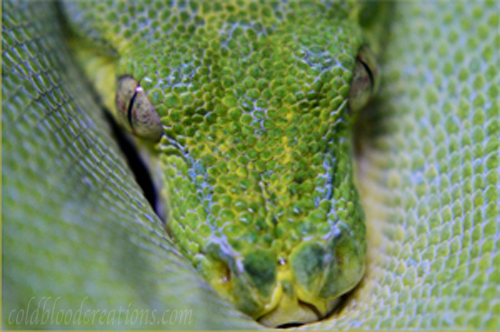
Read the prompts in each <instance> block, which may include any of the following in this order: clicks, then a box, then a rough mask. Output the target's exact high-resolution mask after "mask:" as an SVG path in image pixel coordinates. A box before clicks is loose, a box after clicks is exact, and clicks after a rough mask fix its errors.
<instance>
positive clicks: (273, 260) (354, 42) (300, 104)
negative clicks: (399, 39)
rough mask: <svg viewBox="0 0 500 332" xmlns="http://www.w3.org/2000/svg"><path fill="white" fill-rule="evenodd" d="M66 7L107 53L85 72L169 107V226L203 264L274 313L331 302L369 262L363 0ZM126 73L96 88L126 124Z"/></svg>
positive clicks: (286, 318) (293, 318) (300, 315)
mask: <svg viewBox="0 0 500 332" xmlns="http://www.w3.org/2000/svg"><path fill="white" fill-rule="evenodd" d="M65 11H66V13H67V14H68V17H69V22H70V24H71V26H72V27H73V28H74V30H75V31H76V34H77V36H79V37H80V38H81V37H83V38H85V39H86V40H87V41H88V43H89V48H91V49H95V50H97V51H98V52H97V53H98V54H99V53H100V54H104V56H105V57H108V59H110V60H109V63H110V64H111V65H109V66H108V67H106V69H102V68H100V69H97V70H88V71H89V72H90V76H91V77H94V80H97V79H96V77H99V76H102V74H99V72H101V73H102V71H103V70H108V71H109V75H108V76H112V77H114V78H115V79H117V78H118V77H123V75H130V76H131V77H133V78H134V79H135V80H137V82H138V84H140V86H141V88H142V89H143V90H144V91H145V93H146V94H147V96H148V98H149V101H150V102H151V103H152V104H153V105H154V108H155V110H156V112H158V114H159V116H160V118H161V124H162V126H163V129H164V136H163V137H162V139H161V141H160V142H159V143H158V144H157V147H156V150H157V158H158V159H159V163H160V164H161V167H162V176H161V177H162V182H163V184H162V185H163V189H162V191H161V195H162V197H163V199H164V201H165V205H166V210H167V228H168V231H169V233H170V234H171V235H172V236H173V239H174V240H175V242H177V244H178V245H179V246H180V248H181V249H182V251H183V253H184V254H185V255H186V256H187V257H189V258H190V259H191V261H192V262H193V264H194V265H195V266H196V268H197V269H198V270H200V271H201V272H202V274H203V275H204V276H205V277H206V279H207V280H208V281H209V282H210V284H211V285H212V286H213V287H214V288H215V289H216V290H217V291H218V292H219V293H220V294H221V295H222V296H223V297H224V298H226V299H228V300H230V301H232V302H233V303H234V304H235V305H236V307H237V308H239V309H240V310H242V311H243V312H245V313H247V314H249V315H251V316H252V317H254V318H255V319H259V320H260V321H261V322H263V323H265V324H269V325H278V324H283V323H290V322H309V321H314V320H317V319H319V318H321V317H323V316H325V315H326V314H328V313H329V312H330V311H331V309H332V308H333V307H334V305H335V303H336V300H337V298H338V297H339V296H340V295H342V294H344V293H346V292H347V291H349V290H351V289H352V288H353V287H354V286H355V285H356V284H357V283H358V281H359V280H360V279H361V277H362V275H363V272H364V266H365V251H366V243H365V225H364V215H363V211H362V208H361V205H360V202H359V197H358V193H357V190H356V188H355V186H354V184H353V178H352V176H353V175H352V143H351V140H352V122H353V119H352V118H353V112H351V111H350V110H349V107H348V102H349V98H348V96H349V91H350V83H351V81H352V77H353V70H354V67H355V63H356V57H357V54H358V52H359V50H360V48H361V46H363V45H364V44H365V40H364V39H363V36H362V33H361V29H360V27H359V26H358V24H357V22H356V20H353V19H351V17H352V16H353V13H355V12H356V11H355V8H354V7H353V6H351V5H347V4H342V5H341V4H322V3H316V2H310V1H308V2H297V3H292V4H279V3H278V4H266V5H264V4H258V3H256V2H244V3H239V4H233V3H230V2H228V3H226V2H222V3H219V2H215V3H214V2H202V3H196V2H193V3H190V4H189V5H186V6H178V7H177V8H170V7H168V6H165V5H164V4H163V3H162V2H153V3H151V4H149V5H144V4H142V3H136V4H134V3H129V2H127V1H125V2H117V3H113V4H112V5H107V4H101V3H92V2H68V3H67V4H66V5H65ZM87 67H88V66H87ZM110 68H111V69H110ZM97 86H98V87H99V83H97ZM116 86H117V85H116V83H114V84H113V85H108V86H107V87H104V89H98V92H99V93H100V94H101V95H102V98H103V100H104V101H105V102H106V103H107V104H108V106H109V108H110V109H112V110H115V111H114V113H115V115H116V116H117V117H118V120H119V122H121V123H124V122H125V121H123V114H122V112H120V111H116V107H115V105H114V104H113V102H112V101H111V99H112V98H113V97H114V95H115V93H117V91H116V89H117V87H116ZM118 93H119V95H120V96H122V95H126V93H125V94H124V93H121V92H119V91H118ZM120 105H121V106H120V108H121V110H125V109H126V108H125V107H122V106H123V105H124V104H123V103H120Z"/></svg>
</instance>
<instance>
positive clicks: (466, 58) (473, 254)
mask: <svg viewBox="0 0 500 332" xmlns="http://www.w3.org/2000/svg"><path fill="white" fill-rule="evenodd" d="M363 3H367V2H363ZM368 3H373V2H372V1H370V2H368ZM177 4H179V2H177ZM390 4H391V5H392V7H393V10H392V11H391V12H389V13H386V14H378V15H375V16H373V18H374V20H375V21H384V22H389V23H391V24H392V26H391V29H390V33H387V34H385V35H384V38H383V39H381V41H382V40H383V44H380V46H381V47H382V48H383V49H384V57H383V59H382V62H381V63H382V70H381V71H380V73H381V74H382V81H381V85H380V87H381V90H380V93H379V94H378V96H379V97H377V100H375V101H376V103H375V104H374V105H373V106H374V108H373V109H372V111H376V112H370V113H369V115H368V116H367V117H366V119H365V120H366V121H367V122H368V124H369V126H368V127H366V130H365V133H366V134H369V135H371V136H370V137H369V142H368V143H367V144H366V146H364V148H365V150H364V151H365V152H366V153H365V154H364V155H363V158H361V159H359V158H358V160H357V161H358V166H359V168H358V170H359V172H358V175H359V176H360V181H359V186H358V188H360V197H361V198H362V200H363V203H364V208H365V215H366V218H367V224H366V225H367V244H368V250H367V269H366V273H365V275H364V276H363V278H362V281H361V283H360V284H359V286H357V287H356V288H355V290H354V292H353V293H351V294H350V295H349V296H348V298H347V299H346V302H345V303H344V304H343V305H342V307H341V310H340V311H339V312H338V313H336V314H335V315H332V316H330V317H328V318H327V319H324V320H322V321H321V322H316V323H311V324H306V325H303V326H301V327H300V328H298V329H303V330H347V329H348V330H353V329H354V330H360V329H370V330H374V329H378V330H386V329H387V330H389V329H391V330H409V329H425V330H430V329H439V330H443V329H447V330H448V329H450V330H471V329H483V330H500V318H499V317H500V302H499V296H498V294H499V290H500V250H499V248H500V237H499V236H498V233H499V230H500V218H499V217H498V216H499V209H498V206H499V202H500V201H499V189H500V186H499V175H500V168H499V155H498V151H499V137H500V135H499V134H500V118H499V114H500V113H499V86H500V75H498V68H499V66H498V63H499V61H500V60H499V53H498V47H496V46H497V45H499V44H500V32H499V30H498V25H499V22H500V16H499V13H498V2H497V1H456V2H455V1H400V2H396V1H391V2H390ZM59 5H60V2H58V3H57V4H56V3H55V1H18V0H5V1H2V324H3V325H2V326H5V327H6V328H11V329H25V330H33V329H81V330H83V329H99V330H109V329H124V330H130V329H138V330H139V329H141V330H144V329H151V330H164V329H176V330H180V329H192V330H196V329H207V328H208V329H212V330H235V329H242V330H255V329H259V328H263V327H262V325H260V324H258V323H257V322H256V321H255V320H253V319H251V318H250V317H249V316H248V315H244V314H242V313H241V312H240V311H238V310H235V308H234V306H232V305H229V303H228V302H226V301H223V300H221V299H220V297H219V296H216V294H215V292H213V291H212V290H211V289H210V288H209V287H206V283H205V282H204V281H203V280H202V278H201V275H200V274H199V273H197V272H196V270H195V269H194V268H192V266H191V263H190V262H189V261H188V260H187V259H186V257H185V256H184V255H181V254H180V253H179V250H178V246H176V245H173V244H172V242H171V240H170V238H169V237H168V236H167V235H166V233H165V231H164V228H163V227H164V226H163V224H162V222H161V221H160V220H159V219H158V217H157V216H156V215H155V213H154V212H153V211H152V209H151V207H150V206H149V204H148V203H147V201H146V199H145V198H144V196H143V195H142V192H141V189H140V188H139V187H138V186H137V184H136V183H135V181H134V175H133V174H132V172H131V171H130V169H129V168H128V167H127V164H126V162H125V160H124V158H123V155H122V154H121V153H120V151H119V148H118V146H117V144H116V142H115V141H114V139H113V137H112V135H111V132H110V130H109V126H108V125H107V122H106V121H105V119H104V117H103V115H102V108H101V106H100V105H99V104H98V103H97V102H96V98H95V93H93V92H92V90H91V89H90V87H89V85H88V84H87V80H86V79H82V75H83V73H82V71H81V70H79V69H78V67H79V66H77V64H76V62H75V61H74V60H75V58H74V55H75V54H74V52H71V51H70V49H69V47H68V42H67V40H66V39H65V37H66V32H67V31H68V27H67V26H66V25H65V24H64V22H63V21H62V20H61V18H62V17H63V15H61V11H60V10H59V8H58V7H57V6H59ZM144 6H146V7H147V6H149V4H148V3H147V2H145V3H144ZM100 10H101V12H103V10H102V9H100ZM319 26H320V27H321V25H319ZM318 31H319V30H318ZM139 33H141V29H139V28H138V29H135V30H133V31H132V35H135V34H139ZM135 38H138V39H140V38H143V37H135ZM82 43H83V39H82V38H80V39H79V44H78V46H80V47H79V50H80V51H82V49H83V48H84V45H83V44H82ZM374 45H376V43H375V44H374V43H372V44H371V46H372V48H373V47H374ZM104 49H105V48H103V47H101V48H99V50H101V51H102V50H104ZM87 58H90V57H87ZM107 60H108V61H107V62H106V61H104V62H103V61H101V64H102V63H104V64H105V65H107V66H109V67H114V66H116V65H115V64H114V62H115V60H113V61H110V59H107ZM97 62H98V61H96V62H94V64H97ZM115 71H116V70H115V69H113V74H112V75H109V74H107V72H99V73H98V74H99V75H101V76H99V75H96V77H94V78H99V79H98V80H96V83H99V82H101V84H102V85H103V87H101V89H96V90H98V91H105V89H106V84H103V83H102V82H107V81H106V80H108V81H109V82H107V84H108V85H109V86H112V85H114V84H115V82H116V79H117V77H116V76H115V74H114V73H115ZM237 83H239V82H237ZM108 88H109V87H108ZM110 98H111V101H110V103H111V105H112V104H113V103H114V92H113V91H110ZM375 115H376V116H375ZM361 118H363V117H361ZM44 303H46V305H45V308H44ZM39 305H40V307H38V306H39ZM37 308H39V309H40V310H39V311H37ZM87 309H89V310H91V314H90V315H87V316H86V317H87V318H88V319H85V316H84V315H85V313H86V310H87ZM121 309H124V310H121ZM129 309H130V310H129ZM184 309H186V310H189V311H191V310H192V311H191V312H192V314H191V315H189V316H185V315H184V316H183V317H187V320H184V319H181V314H180V313H181V312H182V311H183V310H184ZM45 310H50V312H49V313H50V315H49V314H46V313H45ZM154 310H156V313H157V315H156V316H155V317H156V319H155V320H153V321H151V320H148V321H146V320H144V319H139V318H138V319H135V318H134V319H133V320H131V319H130V318H131V316H135V317H140V316H141V315H138V316H136V315H135V314H133V313H134V312H138V311H140V312H143V311H146V312H149V313H151V312H153V311H154ZM104 311H105V312H106V315H104V317H103V316H102V313H103V312H104ZM27 312H29V315H28V314H27ZM37 312H38V314H37ZM68 312H72V313H73V314H74V315H73V316H72V318H76V320H75V319H68V320H67V319H65V318H64V317H62V315H60V314H59V313H68ZM79 312H81V313H82V316H81V319H79V315H78V313H79ZM163 313H166V316H165V318H166V321H162V319H161V318H162V316H161V315H162V314H163ZM172 313H175V314H172ZM52 314H53V316H54V319H51V317H50V316H51V315H52ZM94 314H95V315H94ZM171 314H172V315H171ZM93 315H94V316H93ZM57 317H60V318H59V319H58V318H57ZM93 317H95V319H93ZM101 317H103V319H100V318H101ZM176 317H177V319H175V318H176ZM148 318H149V319H151V318H152V316H151V315H149V316H148Z"/></svg>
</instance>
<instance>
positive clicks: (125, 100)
mask: <svg viewBox="0 0 500 332" xmlns="http://www.w3.org/2000/svg"><path fill="white" fill-rule="evenodd" d="M115 102H116V109H117V110H118V118H119V120H120V122H121V124H122V125H123V126H125V127H126V128H127V129H128V130H129V131H131V132H132V133H133V134H134V135H136V136H138V137H140V138H143V139H145V140H148V141H155V142H156V141H158V140H159V139H160V138H161V136H162V133H163V126H162V125H161V121H160V116H159V115H158V113H157V112H156V111H155V108H154V106H153V104H152V103H151V102H150V101H149V99H148V96H147V95H146V92H145V91H144V90H143V89H142V87H141V86H140V84H139V82H137V81H136V80H135V79H134V78H133V77H132V76H130V75H123V76H121V77H120V78H118V82H117V89H116V96H115Z"/></svg>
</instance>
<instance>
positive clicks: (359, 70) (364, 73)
mask: <svg viewBox="0 0 500 332" xmlns="http://www.w3.org/2000/svg"><path fill="white" fill-rule="evenodd" d="M377 87H378V67H377V64H376V62H375V57H374V56H373V54H372V53H371V52H370V50H369V49H368V48H367V47H362V48H361V50H360V51H359V54H358V56H357V58H356V65H355V67H354V71H353V75H352V82H351V90H350V92H349V106H350V109H351V112H356V111H358V110H359V109H361V108H363V107H364V106H365V105H366V104H367V103H368V101H369V100H370V98H371V97H372V96H373V95H374V94H375V92H376V91H377Z"/></svg>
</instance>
